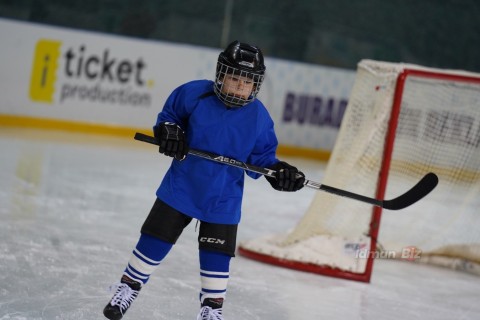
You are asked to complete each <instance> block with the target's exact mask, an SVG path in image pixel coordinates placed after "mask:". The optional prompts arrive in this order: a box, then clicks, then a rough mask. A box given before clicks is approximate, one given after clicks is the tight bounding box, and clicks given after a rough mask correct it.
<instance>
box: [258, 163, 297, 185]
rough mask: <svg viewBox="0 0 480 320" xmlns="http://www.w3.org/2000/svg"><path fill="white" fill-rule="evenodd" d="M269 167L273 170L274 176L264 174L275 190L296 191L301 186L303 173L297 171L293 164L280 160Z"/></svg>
mask: <svg viewBox="0 0 480 320" xmlns="http://www.w3.org/2000/svg"><path fill="white" fill-rule="evenodd" d="M269 169H272V170H275V171H276V173H275V178H273V177H268V176H265V178H266V179H267V180H268V182H270V184H271V185H272V187H273V188H274V189H275V190H279V191H297V190H300V189H302V188H303V184H304V183H305V175H304V174H303V173H302V172H301V171H298V169H297V168H295V167H294V166H291V165H289V164H288V163H286V162H283V161H280V162H278V163H276V164H274V165H273V166H270V167H269Z"/></svg>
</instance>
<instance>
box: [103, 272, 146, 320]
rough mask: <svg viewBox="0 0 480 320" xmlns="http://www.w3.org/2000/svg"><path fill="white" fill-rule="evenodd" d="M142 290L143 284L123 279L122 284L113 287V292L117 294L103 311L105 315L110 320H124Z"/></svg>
mask: <svg viewBox="0 0 480 320" xmlns="http://www.w3.org/2000/svg"><path fill="white" fill-rule="evenodd" d="M141 288H142V284H141V283H138V282H136V281H133V280H131V279H129V278H126V277H123V278H122V280H121V282H120V283H118V284H116V285H114V286H113V287H112V290H115V294H114V295H113V297H112V300H110V302H109V303H108V304H107V305H106V306H105V308H104V309H103V315H104V316H105V317H107V318H108V319H110V320H120V319H122V317H123V315H124V314H125V312H127V310H128V308H129V307H130V305H131V304H132V302H133V300H135V298H136V297H137V296H138V293H139V292H140V289H141Z"/></svg>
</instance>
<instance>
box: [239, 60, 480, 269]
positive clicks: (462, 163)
mask: <svg viewBox="0 0 480 320" xmlns="http://www.w3.org/2000/svg"><path fill="white" fill-rule="evenodd" d="M405 69H413V70H421V71H426V73H425V74H429V76H425V74H419V75H417V74H416V73H412V74H410V75H409V76H407V77H406V81H405V86H404V89H403V91H402V92H401V93H402V94H401V97H402V100H401V101H402V103H401V109H400V114H399V118H398V127H397V131H396V136H395V142H394V145H393V154H392V162H391V167H390V170H389V171H388V184H387V189H386V193H385V199H392V198H395V197H397V196H399V195H400V194H402V193H404V192H405V191H407V190H408V189H409V188H410V187H412V186H413V185H414V184H415V183H416V182H418V181H419V180H420V179H421V178H422V177H423V176H424V175H425V174H426V173H428V172H430V171H431V172H434V173H436V174H437V175H438V176H439V179H440V183H439V185H438V186H437V188H436V189H435V190H434V191H433V192H432V193H431V194H430V195H428V196H427V197H426V198H425V199H422V200H421V201H420V202H418V203H416V204H414V205H412V206H411V207H408V208H406V209H404V210H401V211H395V212H387V211H384V212H383V215H382V220H381V227H380V234H379V238H378V243H379V244H380V245H381V246H382V248H383V250H386V251H384V252H389V253H397V254H396V255H388V256H389V257H397V258H399V257H400V258H402V257H403V256H402V252H405V249H406V248H410V247H411V246H414V247H416V248H419V249H420V250H421V254H420V257H421V258H420V259H417V261H419V262H431V263H438V264H444V265H445V264H448V265H450V266H451V267H454V268H460V269H463V270H466V271H469V272H473V273H479V265H480V233H479V232H478V231H477V230H479V229H480V214H479V213H478V208H480V75H475V74H470V73H465V72H455V71H445V70H436V69H427V68H422V67H418V66H413V65H406V64H392V63H382V62H375V61H370V60H364V61H362V62H360V63H359V66H358V70H357V71H358V73H357V78H356V81H355V85H354V88H353V91H352V94H351V97H350V101H349V104H348V107H347V111H346V113H345V116H344V119H343V121H342V127H341V129H340V132H339V136H338V138H337V142H336V144H335V148H334V150H333V152H332V156H331V158H330V160H329V163H328V167H327V170H326V173H325V178H324V180H323V181H322V183H323V184H326V185H330V186H333V187H336V188H340V189H345V190H348V191H351V192H354V193H358V194H362V195H365V196H368V197H373V198H375V197H376V194H377V186H378V181H379V174H380V171H381V167H382V163H383V159H384V150H385V137H386V134H387V130H388V128H389V123H390V122H389V120H390V115H391V112H392V105H393V102H394V95H395V90H396V83H397V77H398V75H399V74H400V73H401V72H402V71H403V70H405ZM429 72H435V73H440V74H443V75H435V76H432V74H430V73H429ZM464 76H468V77H472V79H467V78H466V77H464ZM474 77H477V79H476V80H475V79H474ZM371 213H372V207H371V206H370V205H368V204H364V203H360V202H358V201H353V200H349V199H345V198H341V197H338V196H334V195H331V194H328V193H323V192H319V193H318V194H317V195H316V197H315V198H314V200H313V201H312V203H311V205H310V207H309V209H308V210H307V212H306V214H305V215H304V216H303V218H302V219H301V221H300V222H299V223H298V225H297V226H296V227H295V229H294V230H293V231H292V232H290V233H288V234H285V235H283V236H275V241H273V242H272V240H269V238H265V239H264V241H260V242H259V241H258V240H255V241H247V242H245V243H243V244H241V247H243V248H247V249H249V250H253V251H258V252H262V253H265V252H266V249H265V248H268V251H269V254H272V255H276V256H278V257H279V258H282V259H284V258H287V259H290V258H291V257H292V256H295V254H293V253H291V252H290V251H292V248H294V247H295V249H294V250H293V251H297V252H303V251H302V249H299V248H301V247H302V243H305V244H307V243H308V245H307V247H312V246H313V245H312V244H313V243H315V246H316V247H317V248H316V249H315V250H313V251H311V253H305V254H302V258H301V259H299V258H297V257H296V258H295V259H296V260H298V261H309V262H312V261H320V260H321V263H320V264H325V265H328V266H335V268H340V269H343V270H349V271H353V272H359V273H362V272H364V271H365V268H364V265H365V261H360V262H359V259H360V260H362V257H361V256H362V255H361V254H360V255H359V252H358V249H359V248H360V250H362V248H367V249H368V248H369V245H368V240H367V239H365V236H366V235H368V234H369V230H370V224H371V223H372V220H371V219H372V215H371ZM376 222H377V221H373V223H376ZM270 239H272V238H270ZM329 239H335V240H329ZM338 239H342V240H341V241H343V247H342V245H341V244H340V245H339V244H338V243H337V241H338ZM359 239H360V240H359ZM332 244H333V246H334V247H336V251H335V250H334V252H336V254H332V253H331V252H330V253H329V254H328V255H326V256H325V258H324V259H320V260H319V258H318V256H320V255H322V253H318V252H319V251H320V252H321V251H331V249H328V248H330V247H331V245H332ZM354 247H355V248H356V249H357V251H356V252H355V253H354V254H353V253H352V252H351V250H349V248H350V249H351V248H354ZM417 252H418V251H417ZM310 254H313V255H315V256H316V257H303V256H304V255H307V256H308V255H310ZM371 254H374V253H371ZM376 254H380V253H376ZM297 255H298V254H297ZM434 255H436V257H433V256H434ZM345 256H349V257H351V260H350V261H349V262H347V263H344V264H343V263H340V262H339V261H344V258H345ZM359 256H360V258H359ZM385 256H387V255H385ZM363 260H365V259H363ZM312 263H316V262H312Z"/></svg>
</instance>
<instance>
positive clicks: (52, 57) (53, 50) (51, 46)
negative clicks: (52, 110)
mask: <svg viewBox="0 0 480 320" xmlns="http://www.w3.org/2000/svg"><path fill="white" fill-rule="evenodd" d="M61 44H62V43H61V42H60V41H54V40H45V39H42V40H39V41H38V42H37V45H36V47H35V55H34V57H33V67H32V76H31V79H30V98H31V99H32V100H33V101H39V102H48V103H53V95H54V93H55V80H56V76H55V75H56V71H57V67H58V58H59V56H60V46H61Z"/></svg>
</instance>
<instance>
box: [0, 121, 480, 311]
mask: <svg viewBox="0 0 480 320" xmlns="http://www.w3.org/2000/svg"><path fill="white" fill-rule="evenodd" d="M0 150H1V152H0V165H1V167H0V261H1V262H0V320H6V319H9V320H10V319H103V315H102V309H103V307H104V305H105V304H106V303H107V302H108V300H109V299H110V297H111V294H110V293H109V292H108V291H107V288H108V286H109V285H111V284H113V283H115V282H117V281H118V279H119V277H120V276H121V273H122V271H123V269H124V267H125V264H126V262H127V260H128V258H129V257H130V253H131V250H132V249H133V247H134V246H135V244H136V241H137V239H138V236H139V229H140V227H141V225H142V223H143V220H144V219H145V217H146V215H147V214H148V212H149V210H150V207H151V205H152V204H153V201H154V197H155V190H156V188H157V186H158V184H159V183H160V180H161V178H162V176H163V174H164V172H165V170H166V168H167V167H168V165H169V162H170V160H169V159H168V158H166V157H163V156H160V155H159V154H158V153H157V150H156V148H155V146H151V145H147V144H142V143H141V142H137V141H134V140H133V139H132V138H128V137H126V138H118V137H103V136H95V135H87V134H72V133H64V132H55V131H37V130H26V129H10V128H4V127H2V128H0ZM286 160H287V161H289V162H292V163H293V164H296V165H297V166H299V167H300V168H301V169H302V170H303V171H304V172H305V173H306V175H307V177H308V178H309V179H312V180H315V181H321V177H322V174H323V170H324V165H323V164H321V163H317V162H313V161H306V160H301V159H294V158H288V159H286ZM314 192H317V191H315V190H312V189H304V190H302V191H300V192H296V193H280V192H276V191H274V190H273V189H271V188H270V185H269V184H268V183H267V182H266V181H265V180H264V179H259V180H252V179H250V178H247V181H246V190H245V199H244V202H243V218H242V222H241V224H240V228H239V234H238V241H239V242H240V241H242V240H246V239H250V238H254V237H258V236H262V235H265V234H269V233H280V232H284V231H286V230H288V229H290V228H293V227H294V225H295V224H296V222H297V221H298V220H299V219H300V217H301V216H302V215H303V213H304V212H305V211H306V209H307V207H308V205H309V204H310V201H311V199H312V198H313V195H314ZM346 201H348V200H346ZM196 237H197V234H196V231H195V223H192V224H191V225H190V226H188V227H187V229H186V230H185V231H184V233H183V235H182V237H181V238H180V239H179V241H178V243H177V245H176V246H175V247H174V249H173V251H172V252H171V253H170V254H169V256H167V258H166V259H165V261H164V262H163V263H162V264H161V265H160V267H159V268H158V270H157V271H156V272H155V273H154V275H153V276H152V277H151V279H150V282H149V283H148V284H147V285H146V286H145V287H144V289H143V290H142V292H141V294H140V296H139V298H138V299H137V300H136V301H135V303H134V305H133V306H132V308H131V309H130V310H129V311H128V313H127V315H126V316H125V317H124V319H137V320H141V319H149V320H151V319H195V317H196V314H197V312H198V309H199V303H198V290H199V284H200V279H199V274H198V255H197V242H196ZM479 288H480V279H479V278H478V277H475V276H472V275H468V274H463V273H459V272H455V271H451V270H447V269H441V268H436V267H431V266H424V265H413V264H410V263H408V262H395V261H385V260H378V261H376V263H375V267H374V274H373V277H372V282H371V283H370V284H364V283H356V282H351V281H347V280H339V279H333V278H328V277H323V276H319V275H314V274H309V273H304V272H299V271H292V270H288V269H283V268H279V267H274V266H271V265H266V264H261V263H259V262H256V261H252V260H248V259H246V258H244V257H242V256H237V257H236V258H235V259H233V260H232V265H231V277H230V283H229V289H228V295H227V300H226V302H225V308H224V315H225V319H227V320H235V319H236V320H240V319H242V320H243V319H250V320H255V319H264V320H273V319H274V320H288V319H294V320H304V319H305V320H306V319H329V320H333V319H349V320H350V319H382V320H388V319H410V320H412V319H422V320H424V319H449V320H450V319H478V318H479V316H478V315H479V314H480V304H479V303H478V297H479V293H478V292H479Z"/></svg>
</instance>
